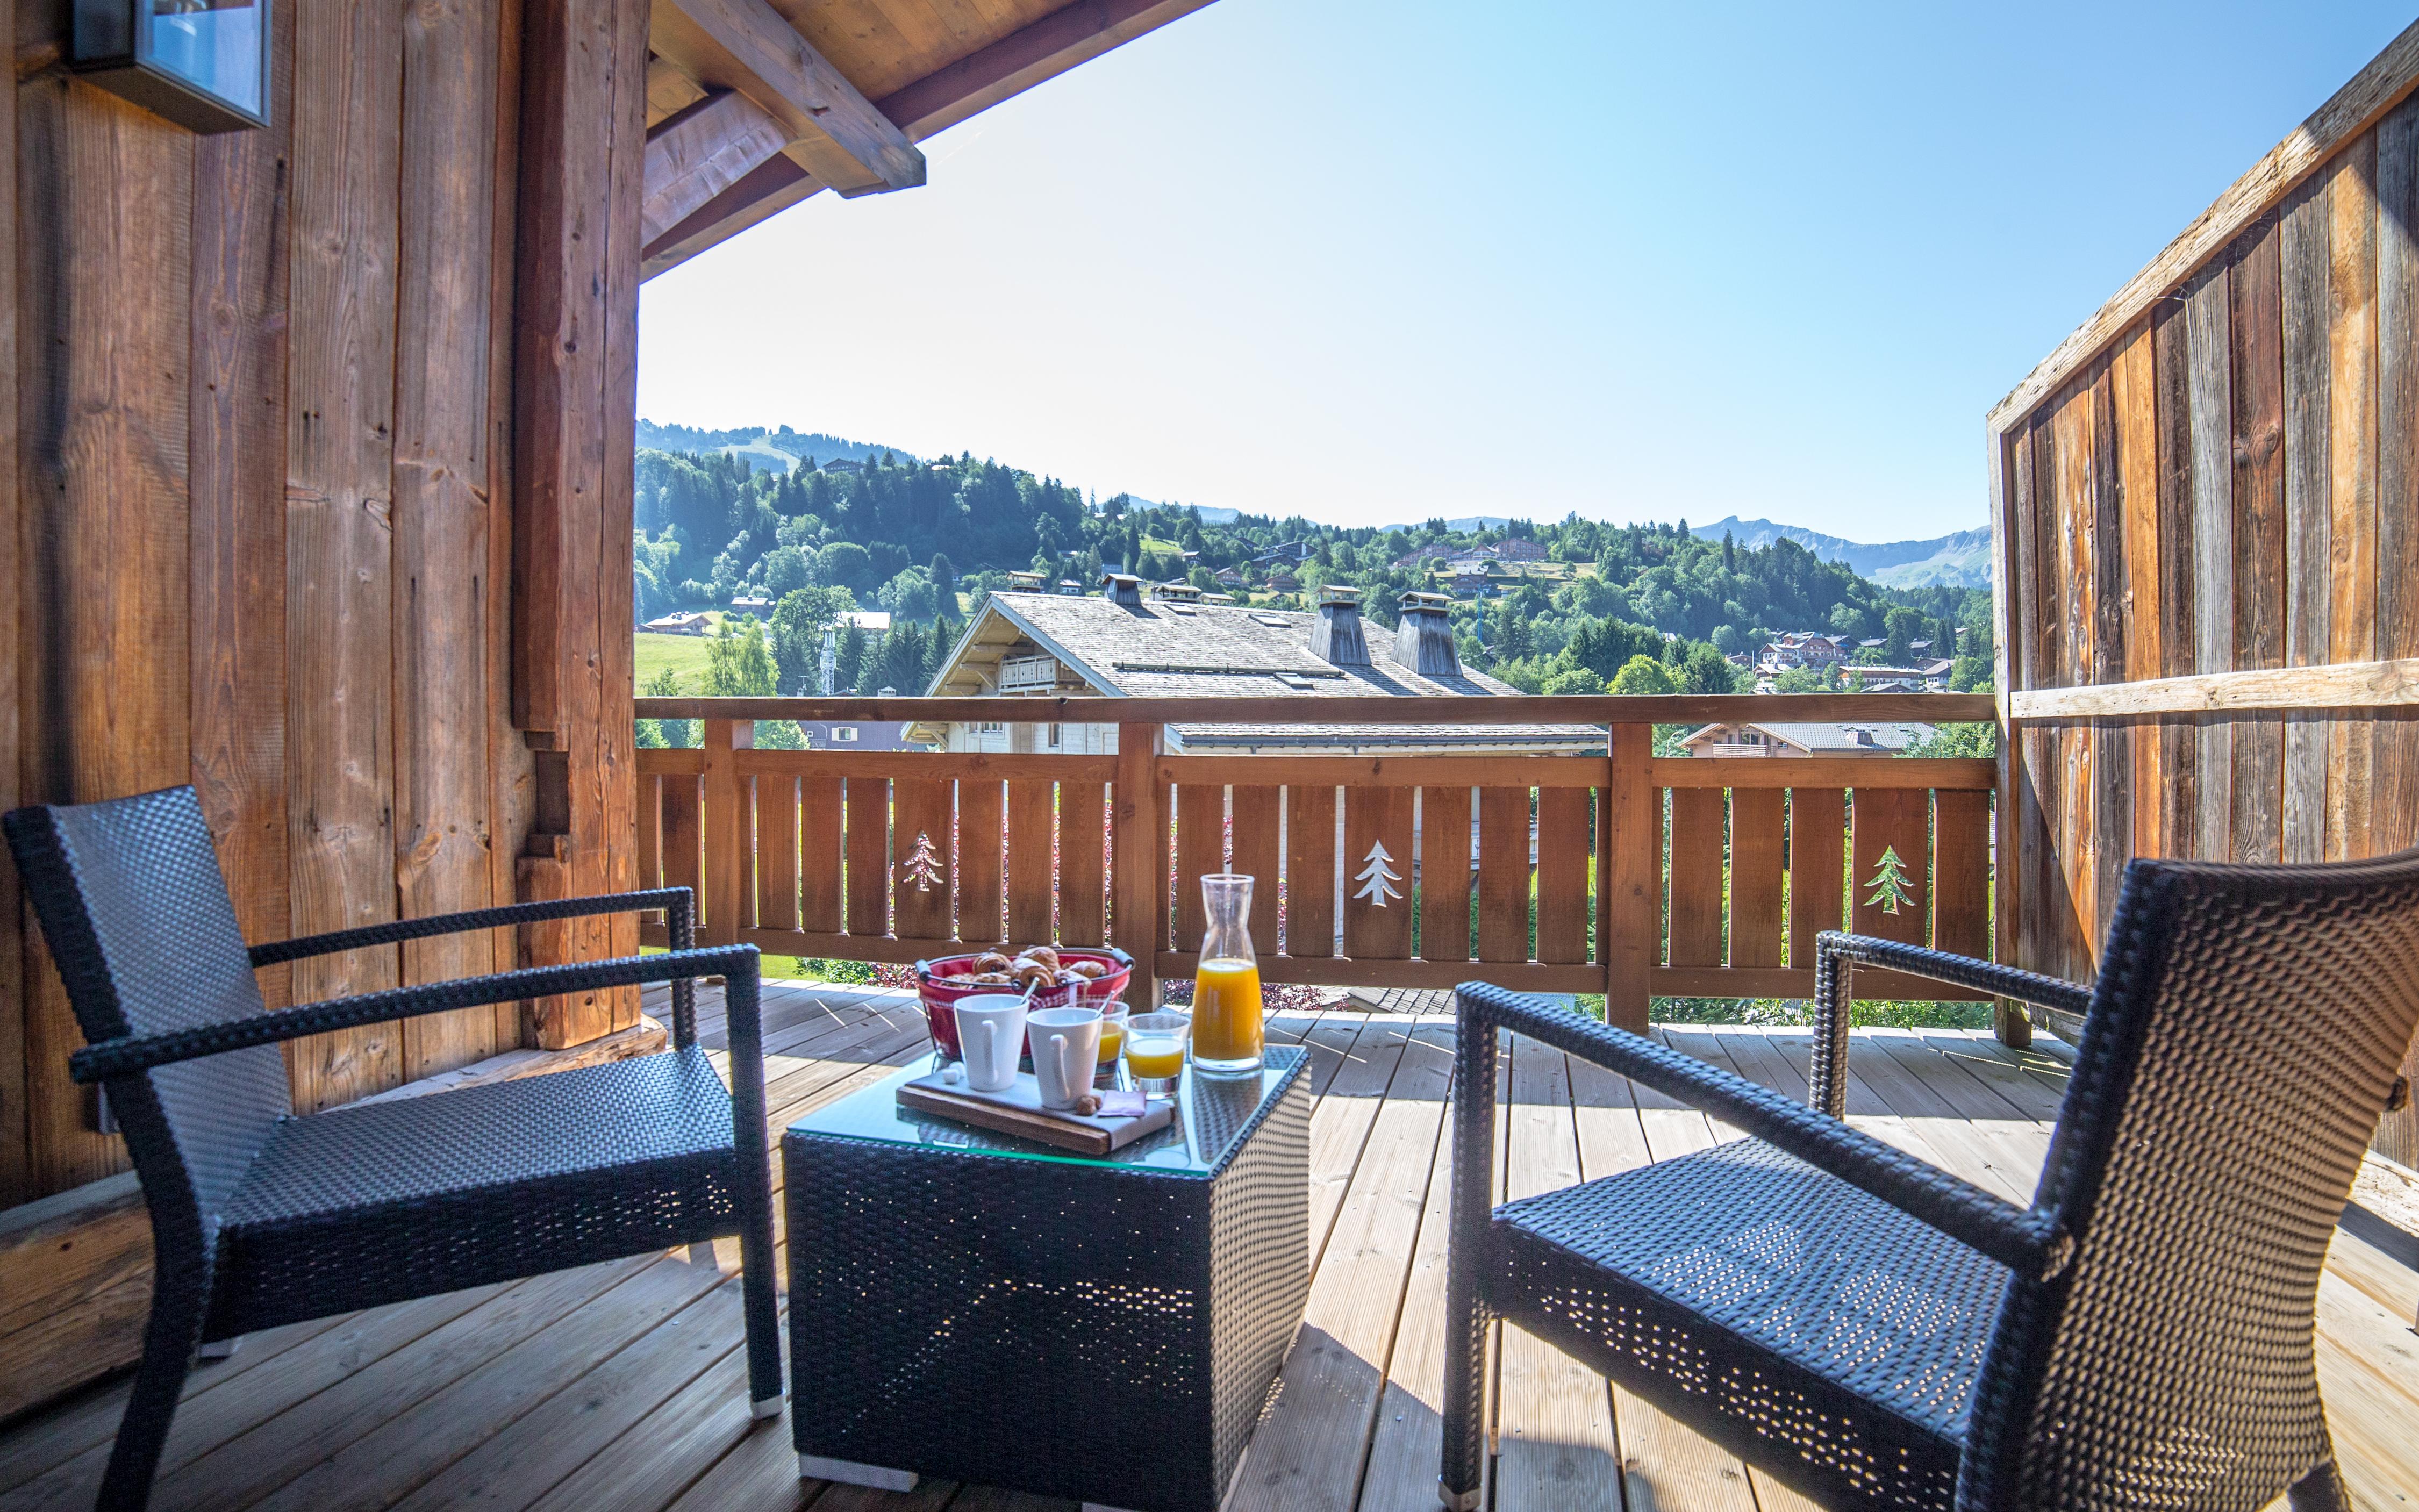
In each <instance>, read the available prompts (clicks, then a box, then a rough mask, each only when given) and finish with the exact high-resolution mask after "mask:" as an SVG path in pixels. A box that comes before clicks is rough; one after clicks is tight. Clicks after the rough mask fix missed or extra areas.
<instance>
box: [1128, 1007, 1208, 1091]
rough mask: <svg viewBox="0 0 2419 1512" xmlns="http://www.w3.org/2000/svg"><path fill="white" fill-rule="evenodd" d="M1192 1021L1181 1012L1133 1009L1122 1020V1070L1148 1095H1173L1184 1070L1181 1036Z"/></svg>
mask: <svg viewBox="0 0 2419 1512" xmlns="http://www.w3.org/2000/svg"><path fill="white" fill-rule="evenodd" d="M1192 1032H1193V1021H1192V1020H1191V1019H1189V1018H1187V1017H1185V1016H1184V1015H1183V1014H1181V1013H1137V1014H1135V1015H1134V1016H1133V1017H1132V1018H1130V1019H1128V1020H1126V1074H1127V1075H1129V1076H1131V1077H1132V1078H1133V1084H1134V1088H1135V1090H1137V1091H1139V1092H1142V1093H1143V1094H1144V1095H1146V1096H1148V1097H1173V1096H1174V1095H1176V1082H1177V1078H1179V1076H1182V1075H1183V1074H1184V1040H1185V1037H1186V1036H1187V1035H1189V1034H1191V1033H1192Z"/></svg>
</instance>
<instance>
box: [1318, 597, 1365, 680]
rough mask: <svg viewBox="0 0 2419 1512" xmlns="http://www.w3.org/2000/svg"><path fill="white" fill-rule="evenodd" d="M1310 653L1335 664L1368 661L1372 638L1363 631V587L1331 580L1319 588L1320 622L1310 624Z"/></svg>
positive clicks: (1340, 665) (1343, 664)
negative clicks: (1360, 588) (1368, 637)
mask: <svg viewBox="0 0 2419 1512" xmlns="http://www.w3.org/2000/svg"><path fill="white" fill-rule="evenodd" d="M1310 654H1311V655H1312V656H1317V658H1318V659H1319V660H1321V661H1324V662H1327V663H1329V664H1330V665H1332V666H1336V667H1366V666H1368V665H1369V642H1368V641H1367V640H1365V639H1364V638H1363V636H1362V634H1361V590H1359V589H1358V588H1347V587H1345V586H1344V585H1343V584H1341V583H1332V584H1330V585H1329V586H1327V587H1325V588H1322V589H1320V590H1319V591H1318V623H1317V625H1312V626H1311V627H1310Z"/></svg>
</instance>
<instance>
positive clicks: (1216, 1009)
mask: <svg viewBox="0 0 2419 1512" xmlns="http://www.w3.org/2000/svg"><path fill="white" fill-rule="evenodd" d="M1201 911H1202V913H1203V914H1204V915H1205V916H1207V917H1208V918H1209V920H1210V928H1209V930H1208V931H1207V932H1206V933H1204V934H1203V935H1202V937H1201V964H1200V965H1199V966H1198V967H1197V968H1195V970H1194V977H1193V1068H1194V1070H1195V1071H1199V1072H1207V1073H1209V1074H1210V1075H1213V1076H1215V1075H1238V1074H1241V1073H1243V1072H1256V1071H1258V1070H1259V1069H1260V1049H1261V1042H1262V1041H1261V1027H1260V958H1259V956H1258V955H1257V954H1256V953H1255V952H1254V951H1253V949H1252V879H1251V878H1250V877H1247V876H1243V875H1241V874H1240V873H1238V872H1213V873H1211V874H1210V875H1208V876H1205V877H1203V878H1202V879H1201Z"/></svg>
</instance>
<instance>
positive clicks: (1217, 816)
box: [1174, 784, 1226, 950]
mask: <svg viewBox="0 0 2419 1512" xmlns="http://www.w3.org/2000/svg"><path fill="white" fill-rule="evenodd" d="M1225 870H1226V790H1225V788H1223V787H1205V786H1194V785H1191V784H1187V785H1186V786H1183V787H1179V788H1178V789H1177V790H1176V912H1175V915H1174V918H1175V926H1174V927H1175V931H1176V944H1177V948H1178V949H1184V950H1198V949H1201V936H1202V934H1203V933H1204V932H1206V931H1207V930H1208V929H1209V927H1210V921H1209V918H1208V916H1207V915H1205V914H1204V913H1203V912H1202V909H1201V879H1202V878H1203V877H1205V876H1208V875H1210V874H1211V873H1212V872H1224V871H1225Z"/></svg>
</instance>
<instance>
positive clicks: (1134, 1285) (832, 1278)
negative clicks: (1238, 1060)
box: [781, 1048, 1310, 1512]
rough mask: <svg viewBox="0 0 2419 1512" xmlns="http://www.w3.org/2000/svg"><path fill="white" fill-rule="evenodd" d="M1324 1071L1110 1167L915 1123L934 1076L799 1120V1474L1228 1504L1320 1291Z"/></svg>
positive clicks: (1192, 1092)
mask: <svg viewBox="0 0 2419 1512" xmlns="http://www.w3.org/2000/svg"><path fill="white" fill-rule="evenodd" d="M1307 1061H1308V1057H1307V1056H1306V1055H1304V1053H1303V1052H1302V1051H1301V1050H1299V1049H1294V1048H1284V1049H1275V1050H1271V1051H1270V1052H1269V1064H1268V1066H1267V1068H1266V1069H1265V1070H1264V1071H1263V1072H1261V1073H1260V1074H1259V1075H1258V1076H1257V1077H1245V1078H1239V1079H1234V1080H1211V1079H1209V1078H1201V1079H1197V1080H1196V1079H1194V1078H1193V1077H1192V1076H1191V1075H1190V1074H1189V1073H1188V1075H1187V1078H1186V1082H1185V1086H1184V1088H1183V1089H1182V1092H1181V1094H1180V1095H1181V1103H1180V1111H1179V1118H1178V1119H1177V1122H1176V1125H1175V1126H1174V1127H1173V1128H1171V1129H1169V1130H1168V1131H1166V1132H1165V1133H1163V1134H1153V1135H1150V1136H1148V1137H1146V1138H1145V1139H1143V1140H1141V1141H1138V1142H1137V1143H1136V1144H1134V1145H1132V1146H1130V1147H1128V1148H1127V1149H1122V1150H1119V1151H1117V1153H1116V1154H1113V1155H1109V1156H1106V1157H1103V1158H1101V1159H1087V1158H1085V1157H1081V1156H1074V1155H1069V1154H1066V1153H1065V1152H1063V1151H1058V1150H1049V1149H1042V1148H1041V1147H1039V1146H1034V1145H1029V1144H1025V1143H1023V1142H1021V1141H1017V1140H1013V1139H1010V1138H1009V1137H1007V1136H1004V1135H998V1134H988V1133H985V1132H983V1131H981V1130H977V1129H970V1128H965V1127H963V1126H960V1125H957V1124H953V1123H949V1122H948V1121H946V1120H944V1119H934V1118H930V1117H927V1116H924V1115H917V1114H908V1113H905V1112H903V1111H901V1109H900V1108H899V1107H898V1105H897V1103H896V1102H895V1093H896V1089H897V1087H898V1084H899V1083H900V1082H902V1081H905V1080H907V1079H908V1078H910V1077H911V1076H914V1075H917V1074H920V1073H921V1071H922V1069H923V1068H922V1067H921V1066H920V1065H919V1066H917V1067H915V1068H911V1069H910V1070H908V1071H905V1072H901V1073H899V1074H898V1075H896V1076H893V1077H889V1078H886V1079H885V1080H884V1081H882V1082H880V1083H878V1084H876V1085H875V1086H873V1087H871V1088H866V1089H865V1090H864V1091H861V1092H858V1093H856V1094H855V1095H853V1096H851V1097H848V1098H845V1099H843V1100H841V1101H840V1102H839V1103H834V1104H832V1105H831V1106H830V1107H827V1108H823V1109H819V1110H818V1111H817V1112H815V1113H814V1114H811V1115H809V1117H808V1118H807V1119H803V1120H801V1121H800V1122H798V1123H796V1124H793V1125H792V1126H791V1128H790V1129H789V1131H788V1132H787V1134H784V1135H783V1137H782V1140H781V1155H782V1160H783V1162H784V1166H785V1177H784V1186H785V1188H786V1196H785V1197H784V1201H785V1202H786V1203H787V1204H788V1222H789V1245H790V1262H789V1263H790V1344H791V1349H790V1360H791V1382H792V1389H791V1422H792V1427H793V1434H794V1437H795V1441H796V1444H797V1449H798V1456H799V1473H801V1474H802V1475H815V1476H820V1477H824V1478H827V1479H841V1480H850V1481H855V1482H857V1483H859V1484H863V1485H872V1486H885V1487H888V1488H891V1489H906V1488H907V1487H909V1486H912V1485H913V1484H914V1482H915V1479H916V1477H917V1475H919V1474H922V1475H933V1476H942V1477H947V1478H949V1479H954V1480H965V1481H972V1482H976V1483H978V1484H983V1485H992V1486H1000V1487H1004V1488H1009V1489H1016V1490H1022V1491H1030V1492H1034V1493H1037V1494H1040V1495H1047V1496H1063V1497H1071V1498H1075V1499H1077V1500H1080V1501H1084V1502H1086V1503H1087V1504H1092V1505H1095V1506H1103V1507H1117V1508H1131V1509H1133V1512H1213V1509H1215V1508H1216V1507H1217V1505H1218V1504H1219V1501H1220V1499H1221V1498H1222V1496H1223V1495H1224V1494H1225V1489H1226V1483H1227V1480H1228V1479H1229V1478H1230V1477H1231V1476H1232V1475H1233V1474H1234V1471H1235V1464H1236V1461H1237V1460H1238V1459H1239V1458H1241V1456H1242V1452H1243V1445H1244V1443H1245V1442H1246V1441H1247V1440H1248V1439H1249V1438H1250V1436H1251V1432H1252V1428H1253V1426H1254V1425H1255V1424H1256V1422H1257V1421H1258V1418H1259V1415H1260V1412H1261V1409H1262V1407H1263V1406H1264V1405H1265V1403H1266V1401H1267V1397H1268V1392H1269V1388H1270V1386H1271V1382H1273V1381H1274V1380H1275V1378H1276V1373H1277V1367H1278V1366H1279V1365H1282V1364H1283V1363H1284V1360H1285V1352H1286V1350H1287V1346H1288V1345H1290V1343H1291V1342H1292V1339H1293V1335H1294V1332H1295V1330H1296V1329H1297V1328H1299V1327H1300V1325H1301V1322H1302V1307H1303V1304H1304V1303H1305V1301H1306V1300H1307V1299H1308V1297H1309V1294H1310V1087H1309V1082H1308V1080H1307V1078H1306V1077H1305V1076H1304V1074H1303V1072H1304V1068H1305V1066H1306V1064H1307Z"/></svg>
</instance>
